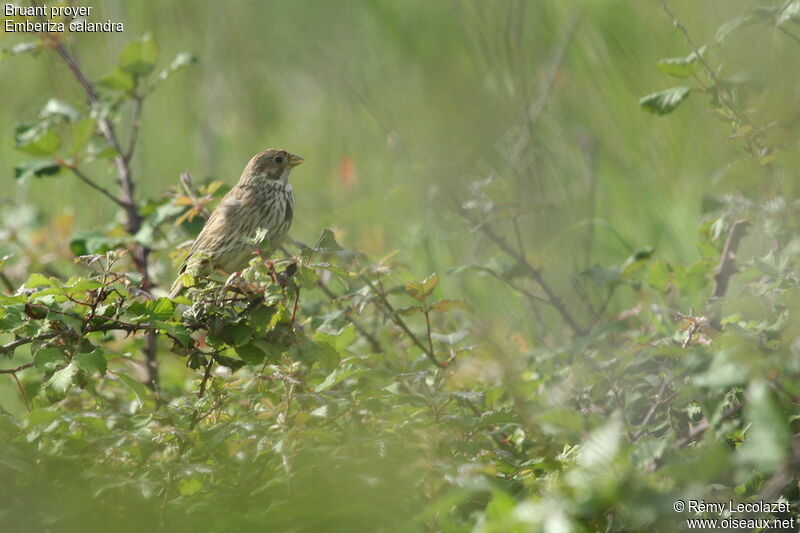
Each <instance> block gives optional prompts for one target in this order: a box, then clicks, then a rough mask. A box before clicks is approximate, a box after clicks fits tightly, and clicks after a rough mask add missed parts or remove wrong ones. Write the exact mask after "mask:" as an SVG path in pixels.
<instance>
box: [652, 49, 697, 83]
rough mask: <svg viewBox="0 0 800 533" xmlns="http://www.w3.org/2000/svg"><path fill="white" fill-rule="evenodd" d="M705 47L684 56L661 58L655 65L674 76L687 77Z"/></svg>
mask: <svg viewBox="0 0 800 533" xmlns="http://www.w3.org/2000/svg"><path fill="white" fill-rule="evenodd" d="M706 49H707V47H706V46H703V47H702V48H700V49H699V50H698V51H697V52H692V53H691V54H689V55H688V56H686V57H673V58H669V59H662V60H661V61H659V62H658V63H657V64H656V66H657V67H658V70H660V71H661V72H663V73H665V74H669V75H670V76H675V77H676V78H689V77H691V76H692V74H694V71H695V70H696V69H697V65H698V63H699V61H700V56H702V55H703V54H704V53H705V51H706Z"/></svg>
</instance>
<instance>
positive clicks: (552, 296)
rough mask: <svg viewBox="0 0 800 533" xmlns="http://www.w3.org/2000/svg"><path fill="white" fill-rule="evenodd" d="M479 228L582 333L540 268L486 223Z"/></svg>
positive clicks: (459, 210) (575, 329)
mask: <svg viewBox="0 0 800 533" xmlns="http://www.w3.org/2000/svg"><path fill="white" fill-rule="evenodd" d="M458 212H459V214H461V216H463V217H464V218H466V219H467V220H468V221H470V222H471V223H473V224H474V223H475V221H474V220H473V219H472V217H471V216H469V215H468V214H467V213H466V212H465V211H464V210H463V209H460V208H459V209H458ZM479 229H480V230H481V231H482V232H483V234H484V235H486V236H487V237H488V238H489V240H490V241H492V242H493V243H494V244H495V245H496V246H497V247H498V248H500V249H501V250H502V251H503V252H505V253H506V254H508V255H509V256H511V257H512V258H513V259H515V260H516V261H517V263H518V264H519V266H521V267H522V268H523V269H524V270H525V271H526V272H527V273H528V275H529V276H530V277H531V278H533V280H534V281H535V282H536V283H537V285H539V287H541V289H542V290H543V291H544V292H545V295H546V296H547V300H546V301H547V303H548V304H550V305H551V306H552V307H553V308H555V310H556V311H557V312H558V314H559V315H561V318H562V319H563V320H564V322H566V323H567V325H568V326H569V328H570V329H571V330H572V332H573V333H575V334H576V335H583V334H584V333H585V331H584V330H583V328H581V327H580V326H579V325H578V323H577V322H576V321H575V319H574V318H572V315H571V314H570V312H569V311H567V308H566V307H564V304H563V303H562V302H561V299H560V298H559V297H558V296H557V295H556V293H555V292H554V291H553V289H552V288H551V287H550V285H549V284H548V283H547V281H546V280H545V279H544V277H543V276H542V272H541V270H539V269H538V268H536V267H534V266H533V265H531V264H530V263H529V262H528V260H527V259H525V257H523V256H521V255H520V254H519V253H517V251H516V250H514V249H513V248H512V247H511V246H510V245H509V244H508V243H507V242H506V241H505V239H503V238H502V237H500V236H499V235H497V234H496V233H495V232H494V231H493V230H492V229H491V228H490V227H489V224H488V223H485V224H481V225H480V226H479Z"/></svg>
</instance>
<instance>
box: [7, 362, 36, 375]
mask: <svg viewBox="0 0 800 533" xmlns="http://www.w3.org/2000/svg"><path fill="white" fill-rule="evenodd" d="M32 366H33V363H25V364H24V365H20V366H18V367H16V368H0V374H16V373H17V372H19V371H20V370H25V369H26V368H30V367H32Z"/></svg>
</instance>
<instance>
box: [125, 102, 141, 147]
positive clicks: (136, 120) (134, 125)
mask: <svg viewBox="0 0 800 533" xmlns="http://www.w3.org/2000/svg"><path fill="white" fill-rule="evenodd" d="M143 108H144V96H143V95H141V94H137V95H136V96H135V97H134V108H133V122H131V138H130V141H129V142H128V150H127V151H126V152H125V161H127V162H129V163H130V160H131V158H132V157H133V152H134V150H136V142H137V141H138V140H139V129H140V128H141V125H142V109H143Z"/></svg>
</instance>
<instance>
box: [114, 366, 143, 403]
mask: <svg viewBox="0 0 800 533" xmlns="http://www.w3.org/2000/svg"><path fill="white" fill-rule="evenodd" d="M114 375H115V376H116V377H118V378H119V380H120V381H121V382H123V383H124V384H125V385H127V386H128V387H129V388H130V389H131V390H132V391H133V393H134V394H135V395H136V399H137V400H139V405H140V406H141V405H144V399H145V398H146V397H147V389H146V388H145V386H144V385H142V384H141V383H139V382H138V381H136V380H135V379H133V378H132V377H130V376H129V375H127V374H124V373H122V372H114Z"/></svg>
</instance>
